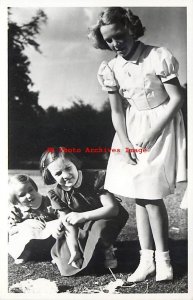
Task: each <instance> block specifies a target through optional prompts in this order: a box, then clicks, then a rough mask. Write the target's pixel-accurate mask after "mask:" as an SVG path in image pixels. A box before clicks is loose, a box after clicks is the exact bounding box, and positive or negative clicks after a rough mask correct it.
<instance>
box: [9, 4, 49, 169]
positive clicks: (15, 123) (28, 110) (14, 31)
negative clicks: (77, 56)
mask: <svg viewBox="0 0 193 300" xmlns="http://www.w3.org/2000/svg"><path fill="white" fill-rule="evenodd" d="M46 21H47V16H46V15H45V13H44V12H43V11H42V10H39V11H37V13H36V15H35V16H34V17H32V19H31V20H30V22H28V23H25V24H23V25H18V24H17V23H16V22H13V21H12V20H11V11H10V9H9V21H8V113H9V150H10V152H9V166H13V165H14V161H16V160H17V159H18V158H19V157H20V156H21V155H23V154H24V152H27V149H26V148H25V147H26V141H27V140H28V142H29V135H30V132H31V130H30V128H31V126H32V124H37V120H38V118H39V116H41V115H42V114H43V113H44V110H43V109H42V107H41V106H40V105H39V104H38V96H39V92H37V91H33V90H32V86H33V82H32V80H31V78H30V69H29V66H30V61H29V58H28V57H27V55H26V54H25V49H26V47H27V46H28V45H30V46H32V47H33V48H34V49H35V50H36V51H38V52H40V53H41V51H40V45H39V44H38V42H37V40H36V38H37V35H38V34H39V32H40V28H41V25H42V24H43V23H46ZM26 139H27V140H26ZM27 144H28V145H29V143H27Z"/></svg>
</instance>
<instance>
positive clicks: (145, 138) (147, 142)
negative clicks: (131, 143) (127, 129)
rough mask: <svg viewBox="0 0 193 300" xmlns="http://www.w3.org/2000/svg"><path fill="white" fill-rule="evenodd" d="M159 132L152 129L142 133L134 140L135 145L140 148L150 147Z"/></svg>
mask: <svg viewBox="0 0 193 300" xmlns="http://www.w3.org/2000/svg"><path fill="white" fill-rule="evenodd" d="M159 136H160V132H157V131H154V130H152V129H150V130H149V132H147V133H145V134H142V135H141V136H140V137H139V139H138V140H137V142H136V145H137V146H138V147H141V148H146V149H151V148H152V147H153V145H154V144H155V142H156V141H157V139H158V137H159Z"/></svg>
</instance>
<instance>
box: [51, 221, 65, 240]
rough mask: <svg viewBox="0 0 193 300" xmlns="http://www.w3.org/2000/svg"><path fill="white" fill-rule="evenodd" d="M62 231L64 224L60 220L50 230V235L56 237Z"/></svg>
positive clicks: (61, 233) (60, 234)
mask: <svg viewBox="0 0 193 300" xmlns="http://www.w3.org/2000/svg"><path fill="white" fill-rule="evenodd" d="M63 233H64V225H63V223H62V222H58V224H57V226H56V227H55V228H54V229H53V230H52V236H53V237H54V238H55V239H57V238H59V237H60V236H62V235H63Z"/></svg>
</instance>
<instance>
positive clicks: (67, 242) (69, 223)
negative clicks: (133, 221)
mask: <svg viewBox="0 0 193 300" xmlns="http://www.w3.org/2000/svg"><path fill="white" fill-rule="evenodd" d="M52 150H53V151H46V152H44V153H43V155H42V157H41V161H40V171H41V174H42V177H43V179H44V182H45V184H48V185H49V184H53V183H56V184H57V185H56V187H55V188H54V189H52V190H50V191H49V193H48V194H49V197H50V200H51V203H52V207H53V209H56V210H57V211H58V212H59V215H60V218H59V219H60V222H61V224H62V225H63V226H64V227H65V234H64V235H63V236H60V237H59V238H58V239H57V241H56V244H55V245H54V247H53V248H52V251H51V255H52V258H53V261H54V262H55V263H56V264H57V266H58V268H59V270H60V273H61V275H64V276H70V275H74V274H76V273H78V272H79V271H81V270H83V269H84V268H86V266H87V265H88V263H89V262H90V260H91V258H92V256H93V254H94V251H95V248H96V246H100V248H101V249H102V251H103V253H104V266H105V267H107V268H115V267H117V259H116V257H115V254H114V251H113V243H114V242H115V240H116V238H117V236H118V234H119V233H120V231H121V229H122V228H123V226H124V225H125V223H126V221H127V219H128V213H127V212H126V210H125V209H124V208H123V207H122V206H121V205H120V203H119V202H118V201H117V199H116V198H115V197H114V195H112V194H111V193H109V192H108V191H107V190H105V189H104V186H103V185H104V177H105V172H104V171H93V170H92V171H86V170H82V171H81V170H80V161H79V160H78V159H77V157H75V156H74V155H73V154H71V153H65V152H63V148H62V147H61V148H58V149H55V148H53V149H52ZM60 226H61V225H60Z"/></svg>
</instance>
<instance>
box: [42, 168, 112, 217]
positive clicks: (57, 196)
mask: <svg viewBox="0 0 193 300" xmlns="http://www.w3.org/2000/svg"><path fill="white" fill-rule="evenodd" d="M104 180H105V171H103V170H101V171H94V170H83V171H82V182H81V185H80V186H79V187H77V188H75V187H73V188H72V189H71V190H70V191H65V190H63V189H62V188H61V186H60V185H57V186H56V188H55V189H53V190H50V191H49V192H48V196H49V198H50V200H51V204H52V207H53V208H54V209H57V210H60V211H64V212H66V213H68V212H70V211H74V212H84V211H89V210H94V209H97V208H99V207H102V204H101V201H100V195H102V194H105V193H106V192H107V191H106V190H105V189H104Z"/></svg>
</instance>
